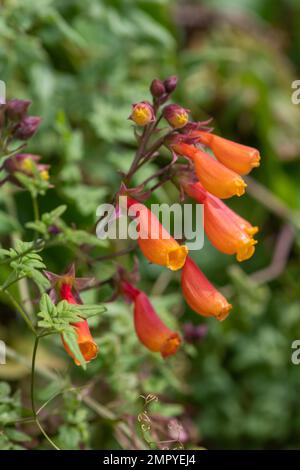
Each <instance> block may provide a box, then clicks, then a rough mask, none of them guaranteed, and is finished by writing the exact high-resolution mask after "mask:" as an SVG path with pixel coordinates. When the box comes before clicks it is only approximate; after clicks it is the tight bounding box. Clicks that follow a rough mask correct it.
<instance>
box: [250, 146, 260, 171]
mask: <svg viewBox="0 0 300 470" xmlns="http://www.w3.org/2000/svg"><path fill="white" fill-rule="evenodd" d="M251 165H252V168H257V167H258V166H260V155H259V152H258V150H256V151H255V152H254V154H253V160H252V162H251Z"/></svg>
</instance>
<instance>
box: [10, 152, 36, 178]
mask: <svg viewBox="0 0 300 470" xmlns="http://www.w3.org/2000/svg"><path fill="white" fill-rule="evenodd" d="M40 158H41V157H40V156H39V155H33V154H32V153H18V154H17V155H12V156H11V157H9V158H7V159H6V160H5V162H4V163H3V168H4V170H5V171H7V173H9V174H10V175H12V174H13V173H15V172H16V171H19V172H21V173H24V174H26V175H29V176H31V175H32V174H33V169H34V166H35V165H36V164H37V162H38V161H39V160H40Z"/></svg>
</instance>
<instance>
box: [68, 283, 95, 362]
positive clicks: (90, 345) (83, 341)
mask: <svg viewBox="0 0 300 470" xmlns="http://www.w3.org/2000/svg"><path fill="white" fill-rule="evenodd" d="M60 297H61V299H63V300H66V301H67V302H69V303H70V304H77V302H76V300H75V298H74V296H73V294H72V286H71V285H70V284H65V283H62V284H61V286H60ZM72 325H73V326H74V327H75V329H76V334H77V342H78V346H79V348H80V351H81V353H82V355H83V357H84V359H85V361H86V362H90V361H91V360H92V359H95V357H96V356H97V354H98V346H97V344H96V343H95V341H94V340H93V337H92V335H91V332H90V329H89V325H88V322H87V320H82V321H80V322H77V323H72ZM62 342H63V345H64V348H65V350H66V351H67V353H68V354H69V355H70V356H71V357H72V358H73V359H74V362H75V364H76V365H77V366H79V365H80V362H79V361H77V359H76V358H75V357H74V355H73V353H72V351H71V350H70V348H69V347H68V345H67V344H66V342H65V341H64V340H63V339H62Z"/></svg>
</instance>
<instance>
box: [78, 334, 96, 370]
mask: <svg viewBox="0 0 300 470" xmlns="http://www.w3.org/2000/svg"><path fill="white" fill-rule="evenodd" d="M78 346H79V348H80V351H81V354H82V355H83V357H84V359H85V362H90V361H92V360H93V359H95V358H96V357H97V354H98V351H99V348H98V346H97V344H96V343H95V342H94V341H92V340H90V339H86V340H84V341H81V342H79V343H78ZM75 363H76V364H77V365H80V363H78V361H77V360H75Z"/></svg>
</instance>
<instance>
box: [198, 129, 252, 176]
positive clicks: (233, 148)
mask: <svg viewBox="0 0 300 470" xmlns="http://www.w3.org/2000/svg"><path fill="white" fill-rule="evenodd" d="M194 134H197V135H198V136H199V140H200V142H202V143H203V144H205V145H207V146H208V147H210V148H211V149H212V151H213V152H214V154H215V156H216V157H217V159H218V160H219V161H220V162H221V163H223V165H225V166H226V167H227V168H230V169H231V170H233V171H235V172H236V173H238V174H239V175H247V174H248V173H250V171H251V170H252V169H253V168H256V167H258V166H259V165H260V155H259V151H258V150H257V149H255V148H253V147H248V146H247V145H242V144H238V143H236V142H232V141H231V140H228V139H224V138H223V137H219V136H218V135H215V134H211V133H209V132H201V131H197V132H195V133H194Z"/></svg>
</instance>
